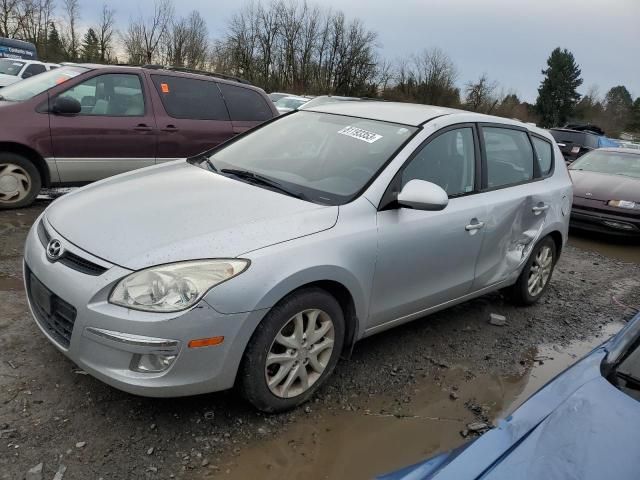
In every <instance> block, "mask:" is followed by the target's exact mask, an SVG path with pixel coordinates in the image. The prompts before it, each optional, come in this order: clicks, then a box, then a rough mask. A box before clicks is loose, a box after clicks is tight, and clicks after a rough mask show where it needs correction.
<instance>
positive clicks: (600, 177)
mask: <svg viewBox="0 0 640 480" xmlns="http://www.w3.org/2000/svg"><path fill="white" fill-rule="evenodd" d="M569 173H570V174H571V180H572V181H573V194H574V196H576V197H581V198H589V199H592V200H602V201H607V200H629V201H632V202H640V178H632V177H625V176H623V175H608V174H606V173H596V172H587V171H584V170H569ZM588 194H590V195H588Z"/></svg>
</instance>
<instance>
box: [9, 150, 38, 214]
mask: <svg viewBox="0 0 640 480" xmlns="http://www.w3.org/2000/svg"><path fill="white" fill-rule="evenodd" d="M41 186H42V179H41V178H40V172H38V169H37V168H36V166H35V165H34V164H33V162H31V160H29V159H27V158H25V157H23V156H22V155H18V154H16V153H10V152H3V153H0V210H6V209H10V208H22V207H27V206H29V205H31V204H32V203H33V201H34V200H35V199H36V197H37V196H38V193H40V187H41Z"/></svg>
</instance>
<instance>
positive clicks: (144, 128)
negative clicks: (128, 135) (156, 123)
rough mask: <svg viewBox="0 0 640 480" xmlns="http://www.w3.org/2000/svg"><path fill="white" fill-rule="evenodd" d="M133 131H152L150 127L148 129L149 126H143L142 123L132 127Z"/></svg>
mask: <svg viewBox="0 0 640 480" xmlns="http://www.w3.org/2000/svg"><path fill="white" fill-rule="evenodd" d="M133 129H134V130H135V131H136V132H150V131H151V130H153V128H152V127H150V126H149V125H145V124H144V123H140V124H138V125H136V126H135V127H133Z"/></svg>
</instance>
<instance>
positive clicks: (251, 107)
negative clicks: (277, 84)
mask: <svg viewBox="0 0 640 480" xmlns="http://www.w3.org/2000/svg"><path fill="white" fill-rule="evenodd" d="M219 85H220V90H221V91H222V95H223V96H224V100H225V101H226V102H227V108H228V109H229V115H231V120H238V121H247V122H264V121H265V120H269V119H271V118H273V115H274V114H273V112H272V111H271V108H269V105H268V104H267V102H266V100H265V99H264V98H263V97H262V95H260V94H259V93H258V92H256V91H255V90H251V89H249V88H243V87H237V86H235V85H228V84H226V83H221V84H219Z"/></svg>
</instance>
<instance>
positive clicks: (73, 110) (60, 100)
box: [51, 96, 82, 115]
mask: <svg viewBox="0 0 640 480" xmlns="http://www.w3.org/2000/svg"><path fill="white" fill-rule="evenodd" d="M51 111H52V112H53V113H55V114H56V115H76V114H78V113H80V112H81V111H82V105H80V102H79V101H78V100H76V99H75V98H71V97H64V96H60V97H56V99H55V100H54V101H53V106H52V107H51Z"/></svg>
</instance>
